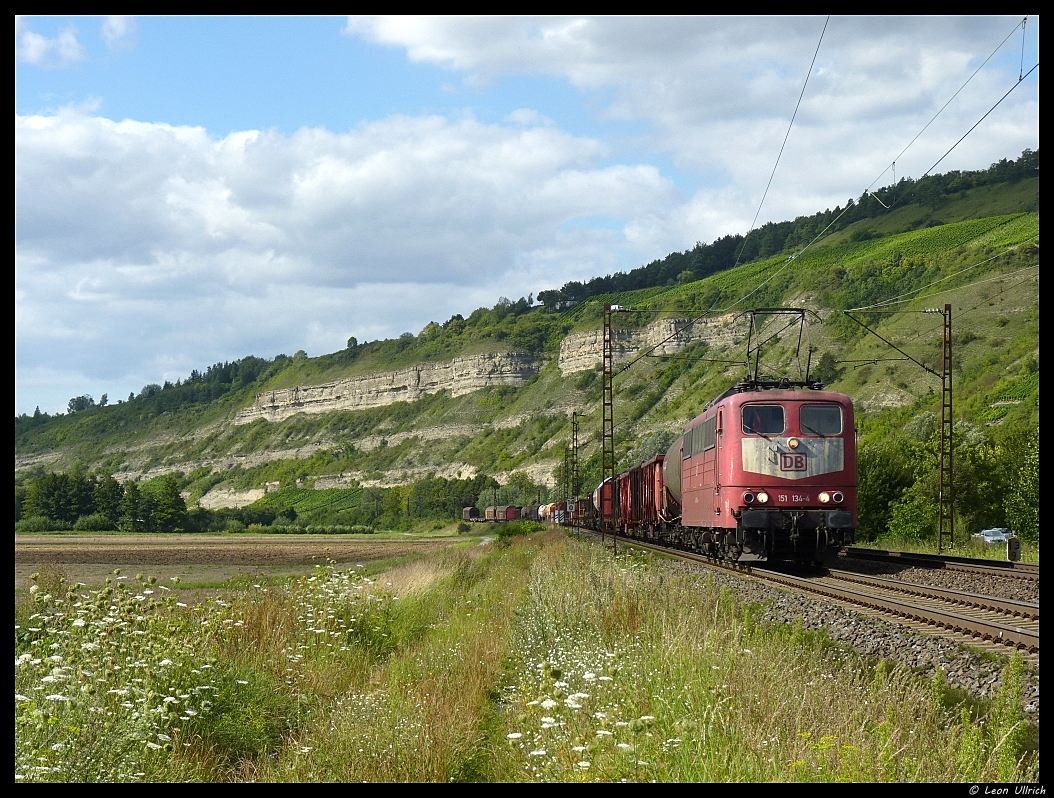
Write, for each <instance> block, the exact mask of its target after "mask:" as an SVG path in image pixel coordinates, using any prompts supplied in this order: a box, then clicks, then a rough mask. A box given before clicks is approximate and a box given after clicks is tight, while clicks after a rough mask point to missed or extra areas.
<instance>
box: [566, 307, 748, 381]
mask: <svg viewBox="0 0 1054 798" xmlns="http://www.w3.org/2000/svg"><path fill="white" fill-rule="evenodd" d="M732 319H733V314H727V315H725V316H718V317H716V318H712V319H704V320H703V321H697V322H696V323H695V324H692V325H691V326H688V322H689V321H690V319H659V320H658V321H655V322H652V323H651V324H649V325H648V326H647V327H644V328H643V329H639V330H617V329H616V330H612V331H611V334H612V345H613V349H614V359H615V362H616V363H622V362H625V361H628V360H629V359H631V358H633V357H636V356H637V355H638V354H640V353H641V351H643V350H644V349H646V348H648V347H652V346H656V345H657V344H658V346H657V348H656V349H655V354H657V355H670V354H674V353H676V352H680V351H682V350H683V349H685V348H686V347H687V346H689V345H690V344H693V343H696V342H697V341H706V342H707V343H708V344H710V346H712V347H720V348H723V347H726V346H730V345H732V344H734V343H735V342H736V340H737V338H736V334H735V333H736V331H735V329H734V327H733V325H732ZM741 332H742V331H740V333H741ZM667 339H669V340H667ZM603 357H604V332H603V330H586V331H584V332H577V333H571V334H570V335H568V336H567V337H566V338H564V340H563V341H562V342H561V343H560V371H561V373H563V374H574V373H575V372H576V371H587V370H588V369H591V368H594V367H595V366H597V365H598V364H599V363H600V362H601V361H602V360H603Z"/></svg>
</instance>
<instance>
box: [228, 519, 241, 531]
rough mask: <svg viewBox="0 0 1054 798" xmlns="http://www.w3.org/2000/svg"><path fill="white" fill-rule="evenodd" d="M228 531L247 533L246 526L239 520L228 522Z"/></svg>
mask: <svg viewBox="0 0 1054 798" xmlns="http://www.w3.org/2000/svg"><path fill="white" fill-rule="evenodd" d="M227 531H228V532H244V531H245V524H243V523H242V522H241V521H239V520H238V519H237V518H232V519H231V520H230V521H228V522H227Z"/></svg>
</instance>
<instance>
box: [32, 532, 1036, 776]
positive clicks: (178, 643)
mask: <svg viewBox="0 0 1054 798" xmlns="http://www.w3.org/2000/svg"><path fill="white" fill-rule="evenodd" d="M521 531H522V532H524V533H525V534H520V535H513V536H510V537H508V538H507V539H506V540H505V541H503V542H500V541H496V542H494V543H492V544H490V545H475V543H476V541H474V542H473V545H466V546H463V547H462V548H460V549H456V550H455V549H449V550H445V551H442V552H438V553H435V554H431V555H428V556H426V557H422V558H420V559H416V560H412V561H403V562H402V563H401V564H389V565H387V566H385V565H383V564H382V565H375V566H374V567H373V568H371V569H366V568H353V569H351V570H347V571H336V570H334V568H333V567H332V566H323V567H319V568H317V569H316V571H315V573H314V574H313V575H311V576H308V577H303V578H298V579H294V580H291V581H288V582H276V583H270V584H264V583H260V584H255V585H252V586H250V585H248V584H245V585H243V586H242V587H241V588H238V589H233V588H232V589H228V590H225V591H221V592H220V594H219V595H218V596H216V597H214V598H212V599H208V600H205V601H202V602H200V603H198V604H196V605H195V606H186V602H185V601H182V600H181V599H180V598H179V591H180V585H178V584H169V585H164V586H162V585H161V584H158V583H156V582H155V580H152V579H150V578H149V577H146V576H143V575H137V576H135V577H134V578H126V575H124V574H120V573H116V572H115V573H114V575H113V576H112V577H111V579H110V580H108V583H107V584H106V585H105V586H103V587H101V588H98V589H88V588H86V587H85V586H83V585H69V584H66V583H65V582H64V580H63V577H62V575H61V573H60V572H58V571H57V570H55V569H52V570H51V571H49V572H46V573H45V572H42V573H41V574H39V575H38V577H37V580H36V582H35V584H34V586H33V588H31V593H30V596H29V599H28V600H27V601H26V602H24V603H23V604H20V605H18V606H17V607H16V619H15V658H16V659H15V780H16V781H84V782H94V781H117V780H120V781H140V780H141V781H181V780H192V781H243V780H254V781H370V782H373V781H434V782H439V781H463V782H466V781H510V782H511V781H542V782H544V781H560V782H568V781H604V782H611V781H620V780H625V781H635V782H636V781H639V782H650V781H663V782H665V781H722V782H758V781H782V782H816V781H858V782H859V781H888V782H904V781H937V782H978V781H1002V782H1006V781H1015V782H1016V781H1035V780H1036V779H1038V777H1039V769H1038V767H1039V766H1038V750H1037V741H1038V732H1037V730H1036V729H1035V728H1034V727H1029V726H1028V725H1027V723H1026V722H1025V719H1024V716H1023V713H1022V710H1021V690H1022V687H1021V673H1022V667H1023V664H1022V663H1021V661H1020V660H1018V659H1012V660H1010V661H1009V662H1007V664H1006V667H1005V670H1004V673H1003V681H1002V687H1001V690H1000V692H999V693H998V695H997V697H996V698H995V699H994V700H993V701H991V702H990V703H988V704H978V703H975V702H968V703H964V702H962V701H960V700H958V698H956V697H955V695H954V694H953V692H952V691H950V690H948V689H947V688H946V687H945V686H944V684H943V682H942V681H941V679H940V678H939V676H938V677H937V679H936V680H920V678H919V677H917V676H915V675H913V674H912V673H910V672H907V671H902V670H899V669H897V668H895V667H891V666H890V665H889V664H888V663H886V662H868V661H865V660H862V659H861V658H860V657H858V656H857V655H856V654H854V653H853V652H851V651H848V650H845V649H842V648H839V647H838V646H836V645H834V644H832V643H831V642H830V641H829V640H827V639H825V638H824V637H823V636H822V635H817V634H813V633H805V632H803V631H802V630H801V629H800V628H795V627H793V626H792V627H785V626H772V625H764V624H759V622H758V617H759V608H757V607H752V606H747V605H743V604H742V603H740V602H739V601H738V600H737V599H736V598H735V597H734V596H733V595H732V594H730V593H728V592H727V591H725V590H722V589H720V588H719V587H717V586H715V585H714V584H713V583H712V582H711V581H708V579H707V578H706V577H705V575H703V574H702V573H701V572H698V571H691V570H688V569H684V568H680V567H677V566H675V565H672V564H671V563H669V562H666V561H663V560H659V559H652V558H648V557H644V556H642V555H635V554H625V553H623V554H620V555H619V556H617V557H616V556H614V555H613V554H612V553H611V552H610V551H609V550H606V549H604V548H601V547H600V546H597V545H595V544H592V543H587V542H583V541H578V540H576V539H573V538H570V537H567V536H565V535H564V534H563V533H561V532H545V531H540V532H539V531H530V530H529V529H528V528H526V527H525V528H524V529H522V530H521ZM466 542H467V541H466Z"/></svg>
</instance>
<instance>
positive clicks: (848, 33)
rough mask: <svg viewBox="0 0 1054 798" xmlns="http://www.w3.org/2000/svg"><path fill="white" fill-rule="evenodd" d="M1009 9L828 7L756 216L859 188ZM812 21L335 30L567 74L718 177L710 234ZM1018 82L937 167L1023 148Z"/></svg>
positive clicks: (497, 71)
mask: <svg viewBox="0 0 1054 798" xmlns="http://www.w3.org/2000/svg"><path fill="white" fill-rule="evenodd" d="M1019 21H1020V18H1014V17H959V18H948V17H839V16H835V17H832V19H831V21H830V24H829V26H828V28H827V31H826V34H825V36H824V40H823V44H822V46H821V48H820V52H819V57H818V59H817V62H816V69H815V71H814V74H813V75H812V77H811V80H810V83H809V86H808V91H807V93H806V95H805V98H804V101H803V103H802V107H801V110H800V111H799V113H798V117H797V119H796V122H795V127H794V130H793V132H792V134H791V137H790V140H789V142H788V145H787V149H786V152H785V153H784V157H783V160H782V162H781V165H780V169H779V172H778V173H777V176H776V180H775V182H774V183H773V191H772V193H771V194H770V198H769V200H768V201H767V202H766V207H765V211H764V212H763V214H762V218H761V220H760V221H762V222H763V221H765V220H769V219H772V220H776V219H783V218H787V217H793V216H794V215H796V214H801V213H808V212H811V211H813V210H815V209H816V208H817V204H819V205H820V206H821V207H822V206H825V205H830V206H832V207H833V205H834V204H836V203H844V202H845V199H846V198H847V197H849V196H858V195H859V194H860V192H861V191H862V190H863V188H864V187H865V186H867V185H868V183H870V182H871V180H872V179H873V178H874V177H875V176H876V175H878V174H879V172H880V171H881V170H882V169H883V168H884V167H886V166H887V165H888V164H889V162H890V161H891V160H892V158H893V157H894V156H896V154H897V153H898V152H899V151H900V149H901V148H902V147H903V146H904V145H905V144H906V143H907V142H908V141H909V140H910V139H911V137H912V136H914V135H915V133H917V132H918V131H919V130H920V129H921V128H922V126H923V125H924V124H925V123H926V121H927V120H928V119H929V118H930V117H931V116H932V115H933V114H934V113H935V112H936V111H937V109H939V108H940V106H941V105H943V104H944V102H945V101H946V100H947V99H948V98H949V97H950V96H951V95H952V94H953V93H954V92H955V90H956V89H957V88H959V86H960V85H961V84H962V82H963V81H964V80H965V79H966V78H967V77H968V76H969V74H970V72H972V71H973V70H974V69H975V68H976V67H977V66H978V65H979V64H980V63H981V61H982V60H984V58H986V57H987V56H988V54H989V53H990V52H991V50H992V49H993V48H994V47H995V46H996V45H997V44H998V43H999V41H1000V40H1002V39H1003V37H1004V36H1005V35H1006V34H1007V33H1008V32H1010V31H1011V30H1012V29H1013V27H1014V25H1015V22H1019ZM823 24H824V18H823V17H822V16H817V17H782V18H757V17H752V18H742V17H736V18H715V17H699V16H695V17H684V18H670V17H601V18H567V17H555V18H554V17H537V18H530V17H511V18H509V17H482V18H452V17H436V18H417V17H371V18H351V19H349V20H348V22H347V25H346V26H345V33H346V34H347V35H353V36H359V37H362V38H363V39H365V40H367V41H371V42H374V43H376V44H382V45H388V46H394V47H400V48H404V49H405V51H406V54H407V57H408V58H409V59H410V60H411V61H414V62H420V63H432V64H436V65H439V66H443V67H446V68H448V69H451V70H455V71H457V72H461V73H462V74H463V76H464V80H465V81H466V82H467V83H469V84H474V85H485V84H491V83H493V82H494V81H496V80H497V79H499V78H501V77H503V76H516V75H520V76H522V75H540V76H549V77H552V78H556V79H560V80H566V81H567V82H569V83H570V84H571V85H573V86H576V87H578V88H579V89H581V90H582V91H583V92H586V93H591V94H595V96H596V97H597V98H600V99H601V109H602V110H601V114H602V116H604V117H607V118H609V119H613V120H619V119H621V120H634V121H645V122H647V123H649V125H650V127H649V128H648V131H647V132H646V133H645V134H644V135H642V136H641V137H640V141H639V142H638V144H637V146H638V147H641V148H643V149H646V150H647V151H648V152H649V154H658V153H663V154H667V155H668V157H670V158H672V160H673V163H674V165H675V166H676V167H677V168H678V169H681V170H685V171H686V172H687V173H690V174H694V175H696V176H698V177H699V178H700V180H701V182H702V183H703V184H704V185H707V186H713V185H715V184H717V186H718V188H716V189H715V188H704V189H703V190H702V191H701V194H700V197H701V198H704V199H707V200H709V199H716V198H718V197H720V198H721V200H722V201H723V202H724V203H726V204H725V207H724V209H723V211H722V212H711V213H709V214H708V218H711V219H713V220H715V221H716V220H717V219H719V218H721V219H724V220H726V223H727V225H728V226H727V227H721V228H717V229H714V228H710V229H707V230H704V231H697V232H698V233H701V235H696V237H698V238H703V237H711V238H712V237H713V236H715V235H719V234H723V233H727V232H735V231H741V230H743V229H745V227H746V226H748V225H749V223H750V219H751V218H752V217H753V213H754V211H755V210H756V209H757V203H758V202H759V201H760V199H761V193H762V191H763V189H764V186H765V184H766V182H767V179H768V174H769V172H770V171H771V169H772V164H773V162H774V160H775V157H776V154H777V152H778V151H779V147H780V143H781V141H782V139H783V135H784V133H785V131H786V127H787V122H788V121H789V119H790V115H791V113H792V112H793V110H794V103H795V101H796V99H797V97H798V94H799V92H800V90H801V85H802V80H803V78H804V77H805V70H806V69H807V67H808V65H809V61H810V59H811V57H812V54H813V52H814V49H815V47H816V43H817V39H818V37H819V34H820V31H821V29H822V27H823ZM1036 24H1038V23H1037V20H1036V18H1032V19H1031V21H1030V25H1032V26H1035V25H1036ZM1019 42H1020V39H1016V38H1013V37H1012V41H1011V42H1010V43H1008V44H1007V46H1006V47H1005V48H1004V50H1003V52H1002V54H1003V55H1004V56H1006V59H1005V63H1002V64H1000V63H999V61H1000V59H999V57H997V58H996V59H995V60H994V61H993V62H992V63H991V64H990V65H989V66H988V67H986V68H985V70H983V71H982V72H981V74H979V75H978V76H977V78H976V79H975V80H974V81H973V82H972V83H971V84H970V86H969V87H967V89H966V90H965V91H964V92H963V93H962V94H961V95H960V96H959V97H958V98H957V99H956V101H955V102H954V103H953V104H952V105H951V106H950V107H949V108H948V110H947V111H945V112H944V114H943V115H942V118H941V119H940V120H939V121H938V123H936V124H935V125H934V127H932V128H931V129H930V130H929V131H927V135H926V136H925V137H924V138H923V139H920V141H919V142H918V143H917V144H916V145H915V146H913V147H912V149H911V150H910V151H909V153H908V154H907V155H906V156H905V158H904V160H903V162H902V163H900V164H899V165H898V174H901V175H904V174H914V175H916V176H917V175H920V174H922V173H923V172H924V171H925V169H926V168H928V167H929V166H930V165H931V164H932V163H933V162H934V161H935V160H936V159H937V158H938V157H940V155H941V154H942V153H943V152H944V150H945V149H947V147H949V146H950V145H951V144H952V143H953V142H954V141H955V140H956V139H957V138H958V137H959V136H960V135H962V133H963V132H965V130H966V129H967V128H969V126H970V125H971V124H973V122H975V121H976V120H977V119H978V118H979V117H980V116H981V114H983V113H984V111H986V110H987V109H988V107H989V106H990V105H991V103H993V102H994V101H995V100H996V99H998V97H999V96H1001V95H1002V94H1003V92H1005V91H1006V89H1007V88H1009V87H1010V85H1011V84H1012V83H1013V81H1014V80H1015V79H1016V77H1017V68H1018V59H1016V58H1011V57H1010V56H1013V55H1014V54H1015V52H1016V48H1017V46H1018V43H1019ZM1010 61H1013V63H1012V64H1010ZM1026 67H1027V65H1026ZM1031 85H1032V88H1031V89H1026V90H1025V91H1019V92H1017V95H1016V96H1013V97H1012V98H1011V99H1010V100H1008V101H1007V102H1006V103H1004V105H1003V106H1002V107H1001V108H1000V114H999V116H1000V120H1001V122H1002V124H996V123H995V120H992V122H990V123H987V124H986V126H985V127H984V129H983V130H978V131H977V132H976V133H975V134H973V135H972V136H971V139H969V140H967V142H965V143H964V145H963V146H961V147H960V148H959V150H957V152H956V153H955V154H954V155H953V157H952V158H951V159H950V160H949V162H947V163H945V164H942V169H954V168H977V167H978V166H984V165H986V164H987V163H990V162H991V161H993V160H997V159H998V158H1001V157H1006V156H1012V155H1015V154H1017V153H1019V152H1020V151H1021V150H1022V149H1024V148H1025V147H1033V148H1034V147H1036V146H1038V140H1039V133H1038V130H1039V127H1038V102H1037V101H1038V90H1037V89H1036V87H1035V86H1036V84H1034V83H1033V84H1031ZM1029 91H1031V94H1029ZM722 184H723V186H724V187H722ZM728 186H731V187H733V189H732V190H731V191H730V190H728V189H727V188H726V187H728ZM728 203H731V205H729V204H728ZM690 240H694V238H691V239H690Z"/></svg>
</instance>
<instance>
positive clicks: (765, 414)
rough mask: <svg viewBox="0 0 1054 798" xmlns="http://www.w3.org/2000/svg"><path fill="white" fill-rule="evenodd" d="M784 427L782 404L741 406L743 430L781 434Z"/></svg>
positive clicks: (762, 433)
mask: <svg viewBox="0 0 1054 798" xmlns="http://www.w3.org/2000/svg"><path fill="white" fill-rule="evenodd" d="M786 428H787V420H786V416H785V415H784V412H783V405H744V406H743V432H745V433H748V434H755V435H782V434H783V431H784V430H785V429H786Z"/></svg>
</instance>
